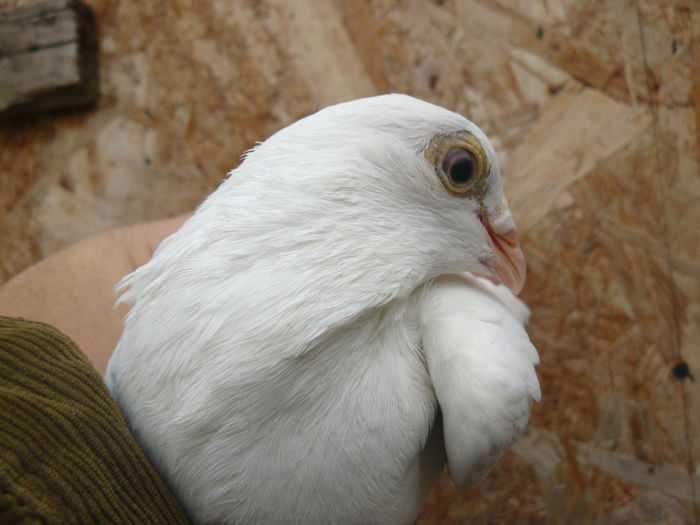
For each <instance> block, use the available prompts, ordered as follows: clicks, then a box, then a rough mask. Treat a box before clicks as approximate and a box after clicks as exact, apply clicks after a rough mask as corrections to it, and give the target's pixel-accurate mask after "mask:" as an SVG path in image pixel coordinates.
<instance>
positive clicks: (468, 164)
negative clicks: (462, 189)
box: [443, 148, 474, 186]
mask: <svg viewBox="0 0 700 525" xmlns="http://www.w3.org/2000/svg"><path fill="white" fill-rule="evenodd" d="M443 169H444V171H445V173H446V174H447V176H448V177H449V178H450V182H451V183H452V184H454V185H455V186H464V185H465V184H467V183H468V182H469V181H470V179H471V178H472V176H473V175H474V157H473V156H472V154H471V153H470V152H469V151H467V150H465V149H462V148H453V149H452V150H450V151H449V152H448V153H447V156H446V157H445V162H444V164H443Z"/></svg>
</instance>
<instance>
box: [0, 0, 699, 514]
mask: <svg viewBox="0 0 700 525" xmlns="http://www.w3.org/2000/svg"><path fill="white" fill-rule="evenodd" d="M20 3H22V2H7V1H5V2H2V1H0V6H3V7H9V6H16V5H18V4H20ZM88 3H89V4H90V6H91V7H92V9H93V10H94V12H95V16H96V20H97V24H98V28H99V30H98V34H99V60H100V64H101V74H100V84H101V97H100V101H99V104H98V106H97V108H96V109H95V110H93V111H83V112H75V113H69V114H66V115H62V116H60V118H56V117H50V116H36V117H32V118H30V119H27V120H25V121H23V122H19V123H15V124H13V125H12V126H9V127H3V128H1V129H0V281H1V280H5V279H8V278H9V277H11V276H12V275H14V274H16V273H17V272H19V271H21V270H22V269H23V268H25V267H26V266H28V265H29V264H31V263H33V262H35V261H37V260H39V259H41V258H43V257H45V256H47V255H49V254H51V253H53V252H55V251H56V250H58V249H60V248H62V247H64V246H66V245H68V244H70V243H72V242H75V241H77V240H79V239H81V238H84V237H86V236H88V235H90V234H93V233H96V232H98V231H101V230H104V229H106V228H110V227H114V226H118V225H123V224H126V223H132V222H137V221H144V220H149V219H155V218H160V217H164V216H170V215H175V214H178V213H181V212H184V211H186V210H191V209H192V208H193V207H194V206H196V205H197V204H198V203H199V202H201V201H202V199H204V197H205V196H206V195H207V194H208V193H209V192H211V191H212V190H214V189H215V188H216V187H217V185H218V184H219V183H220V181H221V180H222V178H223V177H224V176H225V174H226V173H227V172H228V171H229V170H230V169H232V168H234V167H235V166H236V165H237V164H238V162H239V159H240V156H241V154H242V153H243V152H244V151H246V150H247V149H248V148H250V147H251V146H253V145H254V144H255V142H256V141H260V140H264V139H265V138H266V137H268V136H269V135H270V134H271V133H273V132H274V131H276V130H278V129H280V128H281V127H283V126H285V125H287V124H289V123H291V122H293V121H294V120H296V119H298V118H300V117H302V116H304V115H307V114H309V113H311V112H313V111H315V110H317V109H319V108H321V107H323V106H325V105H328V104H331V103H334V102H339V101H342V100H346V99H350V98H356V97H361V96H365V95H372V94H377V93H383V92H405V93H409V94H412V95H414V96H417V97H421V98H423V99H426V100H429V101H432V102H435V103H437V104H440V105H443V106H446V107H448V108H451V109H454V110H456V111H458V112H460V113H463V114H465V115H467V116H468V117H469V118H471V119H472V120H473V121H475V122H476V123H477V124H478V125H480V126H481V127H482V128H483V129H484V130H485V131H486V132H487V133H488V134H489V136H490V137H492V139H493V141H494V144H495V147H496V149H497V152H498V154H499V157H500V159H501V164H502V167H503V173H504V184H505V189H506V194H507V196H508V198H509V201H510V202H511V206H512V208H513V212H514V215H515V218H516V222H517V223H518V224H519V231H520V235H521V243H522V246H523V249H524V252H525V256H526V258H527V261H528V267H529V272H528V282H527V283H526V286H525V289H524V291H523V293H522V297H523V298H524V299H525V301H526V302H527V303H528V304H529V305H530V306H531V308H532V310H533V316H532V320H531V323H530V326H529V330H530V333H531V336H532V338H533V340H534V342H535V344H536V346H537V347H538V349H539V350H540V354H541V361H542V364H541V365H540V366H539V368H538V374H539V377H540V381H541V383H542V390H543V398H542V401H541V402H540V403H539V404H537V405H536V406H535V407H534V409H533V416H532V421H531V425H530V427H529V430H528V431H527V432H526V434H525V435H524V436H523V438H522V439H521V440H520V441H518V443H517V444H516V445H515V447H513V450H512V451H511V452H510V453H509V454H507V455H506V457H505V458H504V459H503V460H502V461H501V462H500V463H499V465H498V466H497V467H496V468H495V469H494V471H493V472H492V473H491V475H490V476H489V477H488V478H487V479H486V480H485V481H484V482H482V483H481V484H480V485H478V486H477V487H475V488H473V489H470V490H467V491H463V490H459V489H457V488H456V487H455V486H454V485H452V483H451V482H450V481H449V477H448V476H447V475H445V476H443V478H442V480H441V481H440V483H439V485H438V486H437V487H436V489H435V490H434V491H433V492H432V493H431V494H430V497H429V498H428V501H427V503H426V506H425V508H424V510H423V513H422V515H421V517H420V519H419V523H420V524H426V525H427V524H437V523H445V524H451V523H572V524H577V523H605V524H607V523H678V524H683V523H693V522H695V523H698V520H699V517H698V508H697V506H698V500H699V497H700V495H699V494H698V490H699V486H700V479H699V478H698V470H699V469H698V466H697V465H698V462H700V438H699V437H698V436H700V233H699V232H700V230H699V229H698V224H700V167H699V165H698V153H699V148H700V8H699V7H698V3H697V2H696V1H693V0H620V1H618V0H592V1H587V2H579V1H573V0H543V1H541V2H520V1H517V0H493V1H486V0H436V1H427V0H401V1H398V2H396V1H393V0H391V1H390V0H358V1H355V0H319V1H317V2H305V1H302V0H292V1H282V0H260V1H252V0H242V1H236V2H229V1H226V0H212V1H209V2H199V1H194V0H171V1H169V2H166V3H164V2H119V1H118V0H91V1H89V2H88ZM681 362H683V363H686V365H687V368H685V370H688V371H689V373H690V375H692V376H693V377H694V378H695V379H692V378H691V377H690V376H685V377H684V375H683V374H679V373H678V372H679V371H682V370H684V369H683V367H680V368H679V367H677V366H676V365H678V364H679V363H681ZM674 371H675V372H676V373H674Z"/></svg>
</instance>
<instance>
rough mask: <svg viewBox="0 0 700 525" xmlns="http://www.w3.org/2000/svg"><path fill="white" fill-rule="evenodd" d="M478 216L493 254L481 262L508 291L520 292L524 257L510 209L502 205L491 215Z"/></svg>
mask: <svg viewBox="0 0 700 525" xmlns="http://www.w3.org/2000/svg"><path fill="white" fill-rule="evenodd" d="M480 218H481V223H482V224H483V225H484V228H485V229H486V233H487V234H488V236H487V241H488V243H489V246H490V247H491V250H492V254H493V255H492V257H488V258H487V259H485V260H483V261H481V263H482V264H483V265H484V266H486V267H487V268H488V269H489V270H491V272H492V273H493V275H494V277H495V278H496V279H497V280H498V281H499V282H500V283H501V284H503V285H505V286H507V287H508V288H509V289H510V291H512V292H513V293H514V294H518V293H520V290H522V289H523V285H524V284H525V273H526V270H525V257H524V256H523V252H522V250H521V249H520V243H518V235H517V234H516V233H515V224H514V223H513V218H512V216H511V214H510V210H509V209H508V207H507V206H504V207H501V208H499V209H498V210H496V212H495V213H494V214H493V216H492V217H490V216H489V215H487V214H486V213H484V214H482V215H481V216H480Z"/></svg>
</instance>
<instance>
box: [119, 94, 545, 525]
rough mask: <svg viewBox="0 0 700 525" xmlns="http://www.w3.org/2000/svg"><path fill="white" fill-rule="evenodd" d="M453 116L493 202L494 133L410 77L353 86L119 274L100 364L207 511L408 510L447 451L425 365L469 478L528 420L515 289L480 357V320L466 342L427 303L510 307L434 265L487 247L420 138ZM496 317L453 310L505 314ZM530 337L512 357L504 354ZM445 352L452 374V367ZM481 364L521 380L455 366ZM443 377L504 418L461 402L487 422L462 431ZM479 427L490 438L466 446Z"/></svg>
mask: <svg viewBox="0 0 700 525" xmlns="http://www.w3.org/2000/svg"><path fill="white" fill-rule="evenodd" d="M455 132H463V133H468V134H470V135H472V136H473V137H476V139H477V140H478V141H479V142H480V144H481V146H482V147H483V148H484V150H485V151H486V153H487V155H488V157H489V164H490V166H491V173H490V175H489V177H490V180H489V190H488V192H487V193H486V194H485V195H484V197H483V204H484V205H485V206H486V207H487V208H493V207H495V206H497V205H499V204H500V203H502V202H503V201H504V198H503V193H502V188H501V182H500V172H499V170H498V163H497V160H496V157H495V153H494V152H493V148H492V147H491V145H490V143H489V142H488V139H487V138H486V136H485V135H484V134H483V133H482V132H481V131H480V130H479V129H478V128H477V127H476V126H475V125H474V124H472V123H471V122H469V121H468V120H466V119H465V118H464V117H462V116H460V115H457V114H455V113H452V112H450V111H447V110H445V109H443V108H439V107H437V106H433V105H431V104H428V103H426V102H422V101H419V100H416V99H413V98H411V97H407V96H404V95H386V96H381V97H374V98H370V99H362V100H358V101H354V102H349V103H345V104H340V105H337V106H333V107H331V108H327V109H325V110H323V111H320V112H318V113H316V114H315V115H312V116H310V117H307V118H306V119H303V120H301V121H299V122H297V123H295V124H293V125H292V126H289V127H287V128H285V129H283V130H281V131H280V132H278V133H277V134H275V135H273V136H272V137H270V138H269V139H268V140H267V141H265V142H264V143H262V144H260V145H259V146H257V147H256V148H255V149H254V150H252V151H251V152H249V153H248V154H247V155H246V158H245V160H244V162H243V163H242V164H241V166H240V167H239V168H238V169H236V170H235V171H233V172H232V173H231V176H230V177H229V178H228V179H227V180H226V181H225V182H224V183H223V184H222V185H221V186H220V187H219V189H218V190H217V191H216V192H214V193H213V194H212V195H211V196H210V197H209V198H208V199H207V200H206V201H205V202H204V203H203V204H202V205H201V206H200V207H199V209H198V210H197V211H196V213H195V214H194V216H193V217H192V218H190V219H189V220H188V221H187V222H186V223H185V225H184V226H183V227H182V229H181V230H180V231H178V232H177V233H175V234H174V235H172V236H171V237H170V238H168V239H167V240H166V241H164V242H163V243H162V244H161V246H160V247H159V248H158V250H157V251H156V253H155V255H154V257H153V259H152V260H151V261H150V262H149V263H148V264H146V265H145V266H143V267H141V268H139V269H138V270H136V271H135V272H134V273H132V274H131V275H129V276H127V277H126V278H125V279H124V280H123V283H122V289H123V295H122V296H121V300H122V301H125V302H128V303H131V304H132V305H133V306H132V308H131V311H130V312H129V314H128V316H127V318H126V321H125V328H124V332H123V335H122V338H121V340H120V342H119V344H118V346H117V348H116V349H115V352H114V355H113V358H112V360H111V361H110V363H109V366H108V370H107V376H106V381H107V383H108V386H109V387H110V389H111V391H112V393H113V394H114V396H115V398H116V400H117V402H118V403H119V405H120V407H121V409H122V411H123V412H124V415H125V417H126V419H127V422H128V424H129V426H130V428H131V429H132V431H133V433H134V435H135V437H136V438H137V440H138V441H139V442H140V444H141V445H142V446H143V448H144V449H145V451H146V452H147V454H148V455H149V457H150V458H151V460H152V461H153V462H154V464H155V466H156V467H157V468H158V470H159V471H160V472H161V473H162V474H163V476H164V477H165V478H166V479H167V481H168V483H169V484H170V485H171V487H172V488H173V490H174V491H175V493H176V494H177V495H178V497H179V498H180V500H181V501H182V503H183V504H184V506H185V507H186V509H187V511H188V512H189V513H190V516H191V517H192V518H194V519H195V520H196V521H199V522H210V521H216V522H220V521H221V522H231V523H290V524H291V523H410V522H412V521H413V520H415V517H416V516H417V514H418V512H419V510H420V507H421V505H422V502H423V498H424V497H425V494H426V493H427V491H428V490H429V488H430V486H431V485H432V483H433V482H434V481H435V480H436V479H437V476H438V475H439V473H440V470H441V467H442V465H443V463H444V446H443V444H442V433H441V429H439V428H432V425H433V422H434V420H435V418H436V414H437V400H436V398H435V390H434V385H435V387H436V388H437V393H438V398H439V400H440V402H441V403H442V402H443V399H444V400H445V401H444V402H445V407H443V412H444V413H445V415H446V418H447V419H446V427H445V428H446V431H447V434H446V438H447V441H448V457H449V458H450V465H451V467H452V468H453V473H454V472H458V475H459V476H461V477H464V479H468V478H469V476H470V474H469V472H467V470H468V469H469V468H471V467H470V465H474V468H477V469H481V470H483V466H482V462H480V461H479V457H477V456H479V454H482V453H484V454H491V453H493V451H494V450H495V451H498V450H500V449H501V448H500V447H502V445H503V446H504V444H505V443H506V442H509V441H510V440H511V439H512V434H513V432H514V430H515V429H516V428H521V427H522V422H523V421H524V419H523V417H525V419H526V416H524V415H523V414H524V410H525V408H524V407H525V405H527V406H529V402H530V397H533V396H534V394H533V393H534V390H533V388H534V387H533V386H532V385H533V383H532V381H533V380H534V382H535V383H534V384H535V385H536V378H534V374H533V373H532V371H531V370H530V371H529V373H528V371H526V370H524V367H525V365H524V364H523V363H524V362H525V361H527V363H528V364H529V365H530V369H531V368H532V366H531V365H532V363H533V362H535V361H536V357H535V358H533V356H532V355H531V354H532V351H533V349H532V348H531V347H530V346H528V344H529V343H528V344H525V342H527V338H526V336H525V339H524V341H525V342H523V340H521V339H522V337H523V334H524V332H522V329H521V331H520V332H518V331H517V330H516V329H515V328H513V326H514V325H517V324H518V323H519V321H522V319H519V318H518V315H520V316H521V317H522V316H523V315H524V314H523V312H522V308H523V307H519V308H520V309H521V311H520V313H519V314H518V313H516V314H515V315H513V314H508V315H509V317H508V319H507V320H505V321H503V327H505V329H506V330H507V333H508V334H511V335H515V336H516V339H517V340H516V341H515V342H513V343H512V348H510V347H509V348H505V347H507V346H508V345H509V344H511V343H510V341H509V339H508V337H507V335H505V334H504V335H498V334H494V335H493V337H494V338H498V341H499V345H498V350H496V351H493V352H492V351H491V350H490V349H489V348H488V347H487V348H486V351H487V352H488V353H487V354H484V355H483V356H481V357H480V356H479V355H478V354H479V353H480V352H482V351H483V350H482V346H483V345H482V343H483V341H480V340H479V338H478V336H475V337H473V338H472V339H469V338H465V339H463V340H458V338H459V336H460V335H464V330H465V329H463V328H461V325H460V320H459V318H458V316H457V315H456V312H454V311H453V312H451V313H452V314H455V315H453V316H452V317H451V318H450V320H449V321H445V320H442V319H440V318H439V317H440V316H439V315H438V314H436V313H435V312H433V311H432V307H431V306H430V305H432V304H434V305H435V308H436V309H437V310H436V311H441V312H442V311H444V305H445V304H446V302H449V301H451V302H452V304H456V305H458V306H459V308H465V313H470V312H472V311H473V310H474V308H472V305H470V304H467V303H469V301H471V300H475V299H478V300H481V296H485V298H486V299H485V305H486V303H488V306H485V307H484V308H492V307H493V308H496V310H495V313H494V314H493V315H494V316H497V315H500V313H503V312H504V311H505V312H506V313H507V312H508V309H507V308H504V307H503V305H500V306H498V305H496V303H494V301H493V294H492V293H486V292H484V291H483V290H482V289H481V288H479V287H472V288H473V289H472V288H470V287H469V286H466V285H464V283H463V282H462V281H459V280H458V281H459V282H458V286H455V287H454V288H455V290H454V291H450V290H449V289H450V286H448V284H447V282H448V281H449V279H447V280H445V279H444V278H439V279H437V280H435V281H433V280H434V279H436V278H437V277H438V276H440V275H442V274H446V273H449V272H459V271H464V270H474V271H482V272H483V271H485V269H484V268H483V266H482V265H481V263H480V262H479V260H480V258H482V257H483V256H484V255H485V254H487V252H488V250H489V247H488V244H487V242H486V240H485V239H484V238H483V229H482V228H481V226H480V224H479V219H478V217H477V210H478V208H479V206H480V205H481V203H477V202H473V201H471V200H469V199H459V198H456V197H454V196H453V195H450V194H449V193H448V192H447V191H445V189H444V187H443V186H442V185H441V183H440V182H439V180H438V179H437V177H436V176H435V172H434V170H433V166H431V165H429V163H428V162H427V161H426V160H425V157H424V156H423V152H424V151H425V148H426V147H427V145H428V143H429V141H430V140H431V139H432V138H433V137H434V136H435V135H436V134H449V133H455ZM450 279H453V278H450ZM475 290H476V291H475ZM424 292H425V293H424ZM499 293H500V292H499ZM508 293H509V292H508ZM460 297H462V299H460ZM489 301H491V302H489ZM492 303H493V304H492ZM499 304H500V303H499ZM499 308H500V309H499ZM476 310H478V308H476ZM482 313H483V311H482ZM485 319H486V320H485V321H479V320H478V318H477V320H469V319H466V318H465V319H463V320H464V321H465V322H466V323H469V326H470V327H472V328H474V329H476V328H475V327H477V326H478V325H481V324H486V325H488V326H489V328H488V329H485V331H484V332H483V333H484V334H486V333H489V334H490V332H488V330H491V331H493V332H498V330H499V329H500V325H499V324H497V323H496V324H493V325H489V322H490V321H489V319H491V318H490V317H489V316H486V317H485ZM440 323H443V324H445V327H444V328H445V329H446V330H447V331H448V333H447V334H446V335H445V334H441V333H439V332H440V330H441V328H440V327H441V326H442V325H441V324H440ZM491 326H492V328H491ZM455 335H456V337H455ZM424 350H425V351H424ZM519 352H524V353H525V354H527V355H526V356H525V357H520V358H517V359H516V358H514V363H515V364H514V367H515V368H514V369H512V370H511V369H510V367H509V365H508V363H506V362H504V361H503V355H504V354H508V355H509V356H511V357H512V355H515V354H518V353H519ZM460 353H463V354H464V356H463V357H461V356H460ZM492 354H493V359H494V362H489V359H490V358H489V357H488V356H489V355H492ZM511 354H512V355H511ZM426 358H427V360H428V366H427V367H426ZM448 358H449V359H450V361H451V362H452V363H453V364H454V366H455V367H456V368H455V370H459V372H458V373H456V372H455V373H451V372H450V371H448V370H445V363H446V362H447V359H448ZM473 363H477V364H478V365H479V366H478V367H477V368H473ZM501 372H503V374H504V375H503V377H502V378H500V379H499V378H498V377H496V375H497V374H498V373H501ZM471 374H473V376H472V375H471ZM470 377H474V378H477V379H475V381H478V384H479V385H483V386H485V387H489V388H491V387H493V386H494V385H503V384H505V383H508V382H509V381H514V382H515V383H516V384H513V385H510V386H504V387H503V388H502V389H500V390H496V391H491V392H489V393H484V392H480V391H478V388H477V387H476V386H475V385H476V384H477V383H472V384H471V386H466V387H464V386H463V385H461V384H458V383H459V381H458V379H461V378H464V379H465V380H466V381H469V378H470ZM525 384H526V386H524V385H525ZM451 385H454V387H455V388H456V389H457V390H455V392H460V393H462V394H467V395H471V396H474V397H473V401H474V403H477V404H478V405H479V406H483V410H482V411H483V414H484V415H486V416H488V411H489V410H492V409H493V410H495V411H497V414H496V418H497V419H498V418H500V419H503V418H504V417H506V416H504V415H503V414H504V410H506V409H505V408H504V407H508V409H510V410H511V412H512V419H513V421H514V423H513V424H512V425H511V426H507V425H501V426H498V424H494V425H489V424H488V423H485V422H484V421H483V418H481V419H479V416H475V415H472V414H466V418H467V419H466V420H465V421H467V423H465V424H469V422H470V421H474V422H475V425H476V426H475V427H474V429H471V430H470V429H467V428H466V427H465V424H461V423H460V417H461V415H462V414H461V411H464V410H468V408H469V404H470V403H469V401H470V400H469V399H468V398H464V399H461V400H455V398H454V396H453V394H452V393H450V392H449V391H446V389H449V388H451ZM518 394H519V395H520V397H518ZM509 407H514V408H509ZM460 424H461V426H460ZM431 429H432V431H431ZM482 430H483V431H484V432H487V437H485V438H484V439H485V442H486V443H488V444H489V446H492V448H488V447H487V448H484V446H483V445H482V444H481V441H479V443H478V444H477V445H474V444H473V439H472V438H474V435H478V434H479V433H480V432H481V431H482ZM501 431H503V432H506V433H507V435H505V436H502V435H500V434H499V432H501ZM461 436H466V437H468V438H470V439H472V441H469V440H467V441H465V442H464V443H462V442H460V441H459V440H460V439H461ZM462 446H463V447H465V448H468V449H469V451H468V452H466V453H460V452H459V449H460V447H462ZM465 457H466V458H467V459H464V458H465ZM469 458H471V459H469ZM453 463H454V466H453ZM487 463H488V464H490V462H487ZM481 470H480V471H479V472H481Z"/></svg>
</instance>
